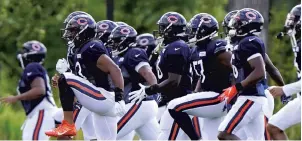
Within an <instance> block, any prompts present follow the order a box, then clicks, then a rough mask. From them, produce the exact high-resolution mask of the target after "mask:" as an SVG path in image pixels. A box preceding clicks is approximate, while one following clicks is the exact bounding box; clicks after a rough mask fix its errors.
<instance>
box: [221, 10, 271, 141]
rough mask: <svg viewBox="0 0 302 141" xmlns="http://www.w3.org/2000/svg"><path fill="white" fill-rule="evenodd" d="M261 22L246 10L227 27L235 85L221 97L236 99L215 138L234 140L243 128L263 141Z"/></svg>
mask: <svg viewBox="0 0 302 141" xmlns="http://www.w3.org/2000/svg"><path fill="white" fill-rule="evenodd" d="M263 23H264V19H263V17H262V15H261V14H260V13H259V12H258V11H257V10H254V9H251V8H245V9H242V10H239V11H238V12H237V13H236V14H235V15H234V16H232V18H231V20H230V22H229V27H231V28H232V29H231V30H230V31H229V35H230V37H231V38H236V40H237V42H238V43H237V44H236V45H235V46H234V47H233V51H232V52H233V53H232V60H231V63H232V68H233V76H234V78H235V81H236V84H235V85H233V86H231V87H229V88H227V89H225V91H224V92H223V93H222V95H221V97H222V98H224V99H226V101H227V103H228V102H232V101H233V100H235V99H236V102H235V103H234V104H233V105H232V108H231V110H230V111H229V112H228V114H227V115H226V117H225V118H224V120H223V121H222V123H221V124H220V126H219V129H218V130H219V134H218V139H226V140H231V139H236V140H239V139H240V138H238V137H237V136H236V135H235V133H236V132H237V131H238V130H239V129H241V128H242V127H248V128H250V134H252V136H253V138H254V139H255V140H260V139H262V138H263V133H264V128H263V127H264V120H263V117H264V114H263V112H262V108H263V105H264V104H265V103H266V102H267V101H266V97H265V93H264V90H265V89H264V87H265V85H267V84H266V76H265V63H264V59H263V58H264V57H265V46H264V43H263V41H262V40H261V39H260V38H259V36H258V35H259V33H260V32H261V30H262V26H263Z"/></svg>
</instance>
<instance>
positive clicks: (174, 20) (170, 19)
mask: <svg viewBox="0 0 302 141" xmlns="http://www.w3.org/2000/svg"><path fill="white" fill-rule="evenodd" d="M167 20H168V22H170V23H176V22H177V21H178V19H177V17H175V16H169V17H168V18H167Z"/></svg>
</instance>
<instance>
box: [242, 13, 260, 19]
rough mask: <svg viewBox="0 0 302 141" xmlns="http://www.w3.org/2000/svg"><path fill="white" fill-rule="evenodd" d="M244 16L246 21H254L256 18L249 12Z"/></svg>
mask: <svg viewBox="0 0 302 141" xmlns="http://www.w3.org/2000/svg"><path fill="white" fill-rule="evenodd" d="M245 16H246V17H247V18H248V19H250V20H254V19H256V17H257V16H256V14H255V13H253V12H250V11H248V12H246V13H245Z"/></svg>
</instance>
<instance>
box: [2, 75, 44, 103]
mask: <svg viewBox="0 0 302 141" xmlns="http://www.w3.org/2000/svg"><path fill="white" fill-rule="evenodd" d="M45 93H46V90H45V82H44V80H43V78H41V77H37V78H35V79H34V80H33V82H32V83H31V89H30V90H29V91H27V92H25V93H23V94H20V95H17V96H8V97H5V98H1V99H0V101H2V102H6V103H14V102H17V101H18V100H32V99H36V98H38V97H41V96H43V95H45Z"/></svg>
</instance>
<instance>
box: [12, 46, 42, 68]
mask: <svg viewBox="0 0 302 141" xmlns="http://www.w3.org/2000/svg"><path fill="white" fill-rule="evenodd" d="M46 52H47V49H46V47H45V45H44V44H42V43H41V42H39V41H35V40H32V41H27V42H25V43H24V44H23V46H22V49H21V50H19V51H18V52H17V60H18V62H19V65H20V66H21V67H22V69H24V68H25V67H26V66H27V65H28V64H29V63H32V62H37V63H41V64H42V63H43V62H44V59H45V57H46Z"/></svg>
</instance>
